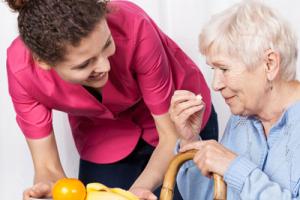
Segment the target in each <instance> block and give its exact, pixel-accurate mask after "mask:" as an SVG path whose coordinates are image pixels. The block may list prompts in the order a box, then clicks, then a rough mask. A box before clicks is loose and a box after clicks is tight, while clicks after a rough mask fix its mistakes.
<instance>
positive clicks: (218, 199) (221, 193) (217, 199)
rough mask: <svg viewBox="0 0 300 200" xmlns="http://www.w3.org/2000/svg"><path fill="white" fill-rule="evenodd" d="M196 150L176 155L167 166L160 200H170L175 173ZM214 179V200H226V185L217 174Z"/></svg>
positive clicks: (191, 157)
mask: <svg viewBox="0 0 300 200" xmlns="http://www.w3.org/2000/svg"><path fill="white" fill-rule="evenodd" d="M196 152H197V151H196V150H190V151H187V152H184V153H179V154H178V155H176V156H175V157H174V158H173V159H172V161H171V162H170V164H169V167H168V170H167V172H166V174H165V178H164V182H163V185H162V189H161V193H160V198H159V199H160V200H172V199H173V194H174V185H175V180H176V175H177V172H178V170H179V168H180V166H181V165H182V164H183V163H184V162H186V161H187V160H192V159H193V157H194V156H195V154H196ZM213 179H214V200H226V190H227V189H226V184H225V182H224V181H223V179H222V177H221V176H220V175H218V174H213Z"/></svg>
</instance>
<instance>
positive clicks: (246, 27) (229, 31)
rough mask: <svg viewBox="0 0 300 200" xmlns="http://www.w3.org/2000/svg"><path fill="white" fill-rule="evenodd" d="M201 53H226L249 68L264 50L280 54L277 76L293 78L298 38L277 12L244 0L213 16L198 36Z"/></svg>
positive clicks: (260, 58)
mask: <svg viewBox="0 0 300 200" xmlns="http://www.w3.org/2000/svg"><path fill="white" fill-rule="evenodd" d="M199 46H200V52H201V54H203V55H205V56H209V54H210V53H225V54H226V55H228V56H234V57H236V58H237V59H239V60H241V61H242V62H243V63H244V64H245V65H246V67H247V68H248V69H251V68H252V69H253V68H254V67H255V65H256V64H258V63H259V62H260V61H262V59H263V56H262V55H264V52H265V51H266V50H268V49H272V50H274V51H276V52H278V53H279V54H280V59H281V60H280V66H281V67H280V76H281V78H282V79H284V80H294V79H296V62H297V51H298V50H297V38H296V35H295V33H294V32H293V31H292V30H291V28H290V26H289V24H288V23H287V22H286V21H284V20H283V19H282V18H281V17H280V15H279V14H278V13H276V12H275V11H274V10H272V9H271V8H269V7H267V6H266V5H264V4H263V3H261V2H257V1H249V0H248V1H243V2H241V3H238V4H235V5H233V6H232V7H230V8H228V9H226V10H224V11H223V12H221V13H219V14H216V15H214V16H213V17H212V18H211V20H210V21H209V22H208V24H206V25H205V26H204V28H203V30H202V32H201V34H200V36H199Z"/></svg>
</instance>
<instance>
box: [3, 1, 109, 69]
mask: <svg viewBox="0 0 300 200" xmlns="http://www.w3.org/2000/svg"><path fill="white" fill-rule="evenodd" d="M6 1H7V3H8V5H9V7H10V8H12V9H13V10H15V11H18V12H19V16H18V28H19V33H20V36H21V38H22V40H23V41H24V43H25V45H26V46H27V47H28V48H29V49H30V50H31V52H32V53H33V54H34V55H36V56H37V57H38V58H39V59H41V60H42V61H44V62H46V63H47V64H50V65H55V64H56V63H58V62H60V61H63V60H64V54H65V53H66V52H65V51H66V47H65V45H66V44H71V45H73V46H76V45H78V44H79V42H80V41H81V39H82V38H84V37H86V36H88V35H89V33H90V32H92V31H93V29H94V28H95V26H96V25H97V24H98V23H99V22H100V21H101V20H102V19H103V18H104V17H105V14H106V13H107V2H108V1H106V0H102V1H100V0H6Z"/></svg>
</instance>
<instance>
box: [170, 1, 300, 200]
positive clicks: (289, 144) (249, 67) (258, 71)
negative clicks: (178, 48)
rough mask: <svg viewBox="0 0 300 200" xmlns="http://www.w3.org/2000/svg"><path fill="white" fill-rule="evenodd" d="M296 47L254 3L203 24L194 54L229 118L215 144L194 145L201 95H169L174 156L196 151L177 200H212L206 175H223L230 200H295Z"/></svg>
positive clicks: (299, 149) (299, 172) (298, 156)
mask: <svg viewBox="0 0 300 200" xmlns="http://www.w3.org/2000/svg"><path fill="white" fill-rule="evenodd" d="M296 43H297V40H296V37H295V35H294V33H293V32H292V31H291V30H290V28H289V26H288V25H287V23H286V22H285V21H283V20H282V19H281V18H280V17H278V15H277V14H276V13H274V11H273V10H271V9H270V8H268V7H267V6H265V5H263V4H262V3H258V2H249V1H248V2H243V3H239V4H237V5H234V6H233V7H231V8H229V9H227V10H225V11H223V12H222V13H220V14H218V15H216V16H214V17H213V18H212V19H211V21H210V22H209V23H208V24H207V25H206V26H205V27H204V30H203V31H202V33H201V34H200V51H201V53H202V54H203V55H204V56H205V57H206V61H207V63H208V65H209V66H211V67H212V69H213V73H214V79H213V84H212V85H213V89H214V90H215V91H219V92H220V93H221V94H222V96H223V98H224V100H225V102H226V104H227V105H228V106H229V108H230V111H231V113H232V116H231V118H230V119H229V121H228V124H227V127H226V130H225V133H224V135H223V138H222V141H221V144H219V143H217V142H214V141H201V140H199V139H198V138H197V137H196V133H198V132H199V128H200V127H201V124H200V122H201V118H202V115H203V112H204V110H205V105H204V103H203V102H202V100H201V96H199V95H197V94H194V93H192V92H189V91H176V92H175V94H174V96H173V98H172V102H171V107H170V115H171V118H172V120H173V121H174V122H175V125H176V127H177V129H178V130H179V132H181V136H182V140H181V141H180V144H179V146H178V147H180V150H179V151H181V152H183V151H187V150H190V149H197V150H198V151H197V153H196V155H195V157H194V160H193V162H192V161H190V162H187V163H186V164H184V165H183V166H182V168H181V169H180V172H179V175H178V180H177V181H178V184H179V187H180V192H181V193H182V195H183V197H184V199H187V200H193V199H195V200H196V199H197V200H199V199H205V200H206V199H212V180H211V179H209V177H210V175H211V173H217V174H220V175H222V176H223V177H224V180H225V182H226V184H227V199H230V200H231V199H266V200H274V199H300V195H299V187H300V123H299V122H300V101H299V100H300V84H299V81H297V80H295V77H296V59H297V47H296ZM197 140H198V141H197ZM207 177H208V178H207Z"/></svg>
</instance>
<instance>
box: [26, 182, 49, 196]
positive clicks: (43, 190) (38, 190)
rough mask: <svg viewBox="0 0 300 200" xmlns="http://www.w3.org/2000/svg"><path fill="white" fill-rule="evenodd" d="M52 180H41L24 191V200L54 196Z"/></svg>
mask: <svg viewBox="0 0 300 200" xmlns="http://www.w3.org/2000/svg"><path fill="white" fill-rule="evenodd" d="M53 184H54V183H51V182H39V183H36V184H35V185H33V186H32V187H30V188H28V189H26V190H25V191H24V192H23V200H30V198H50V197H52V193H51V191H52V186H53Z"/></svg>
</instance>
